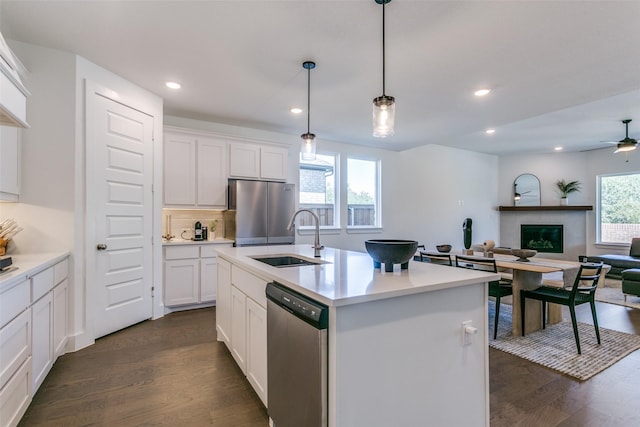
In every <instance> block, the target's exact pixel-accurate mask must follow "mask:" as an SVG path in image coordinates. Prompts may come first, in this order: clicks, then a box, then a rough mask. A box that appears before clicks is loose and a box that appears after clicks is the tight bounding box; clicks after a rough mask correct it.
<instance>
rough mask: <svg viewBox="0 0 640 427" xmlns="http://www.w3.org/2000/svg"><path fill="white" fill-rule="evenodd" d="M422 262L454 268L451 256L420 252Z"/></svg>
mask: <svg viewBox="0 0 640 427" xmlns="http://www.w3.org/2000/svg"><path fill="white" fill-rule="evenodd" d="M420 262H430V263H432V264H442V265H448V266H450V267H451V266H453V261H452V260H451V254H444V253H436V252H425V251H420Z"/></svg>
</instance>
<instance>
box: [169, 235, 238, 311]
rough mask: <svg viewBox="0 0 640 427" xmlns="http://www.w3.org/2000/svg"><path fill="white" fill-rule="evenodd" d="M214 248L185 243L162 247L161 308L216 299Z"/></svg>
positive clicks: (209, 245)
mask: <svg viewBox="0 0 640 427" xmlns="http://www.w3.org/2000/svg"><path fill="white" fill-rule="evenodd" d="M230 245H231V243H229V244H228V246H230ZM214 246H215V245H212V244H208V245H207V244H202V245H197V244H187V245H176V246H165V247H164V304H165V306H167V307H174V306H185V305H192V304H204V303H211V302H214V301H215V300H216V289H217V283H216V282H217V268H218V266H217V261H218V259H217V256H216V252H215V249H214ZM209 305H211V304H209Z"/></svg>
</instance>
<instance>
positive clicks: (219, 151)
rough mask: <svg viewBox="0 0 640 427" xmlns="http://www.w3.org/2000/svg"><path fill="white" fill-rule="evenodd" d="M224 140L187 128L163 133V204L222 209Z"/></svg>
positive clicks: (225, 161) (224, 172)
mask: <svg viewBox="0 0 640 427" xmlns="http://www.w3.org/2000/svg"><path fill="white" fill-rule="evenodd" d="M226 188H227V143H226V142H225V141H222V140H220V139H217V138H215V137H213V136H210V135H207V134H203V133H198V132H190V131H177V130H166V131H165V133H164V205H165V206H168V207H180V208H224V207H225V206H226V203H227V199H226Z"/></svg>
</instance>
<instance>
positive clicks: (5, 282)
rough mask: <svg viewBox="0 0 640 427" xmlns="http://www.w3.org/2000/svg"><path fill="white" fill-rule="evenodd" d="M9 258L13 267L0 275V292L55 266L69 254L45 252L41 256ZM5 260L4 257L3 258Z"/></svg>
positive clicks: (24, 255)
mask: <svg viewBox="0 0 640 427" xmlns="http://www.w3.org/2000/svg"><path fill="white" fill-rule="evenodd" d="M7 256H9V257H11V260H12V262H13V264H12V266H13V267H18V268H17V269H13V270H11V271H8V272H6V273H0V291H2V290H4V289H7V288H10V287H12V286H13V285H15V284H16V283H19V282H22V281H23V280H26V279H28V278H30V277H31V276H33V275H34V274H36V273H39V272H40V271H42V270H44V269H46V268H48V267H50V266H52V265H54V264H56V263H57V262H59V261H61V260H63V259H64V258H65V257H67V256H69V252H47V253H41V254H23V255H20V254H18V255H12V254H9V255H7ZM3 258H5V256H3Z"/></svg>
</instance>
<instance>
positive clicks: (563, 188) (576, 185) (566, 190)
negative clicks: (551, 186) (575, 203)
mask: <svg viewBox="0 0 640 427" xmlns="http://www.w3.org/2000/svg"><path fill="white" fill-rule="evenodd" d="M580 185H582V184H580V181H569V182H566V181H565V180H564V179H561V180H559V181H557V182H556V186H557V187H558V190H560V196H561V199H560V204H561V205H563V206H566V205H568V204H569V199H568V198H567V196H568V195H569V194H570V193H573V192H575V191H580Z"/></svg>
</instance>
